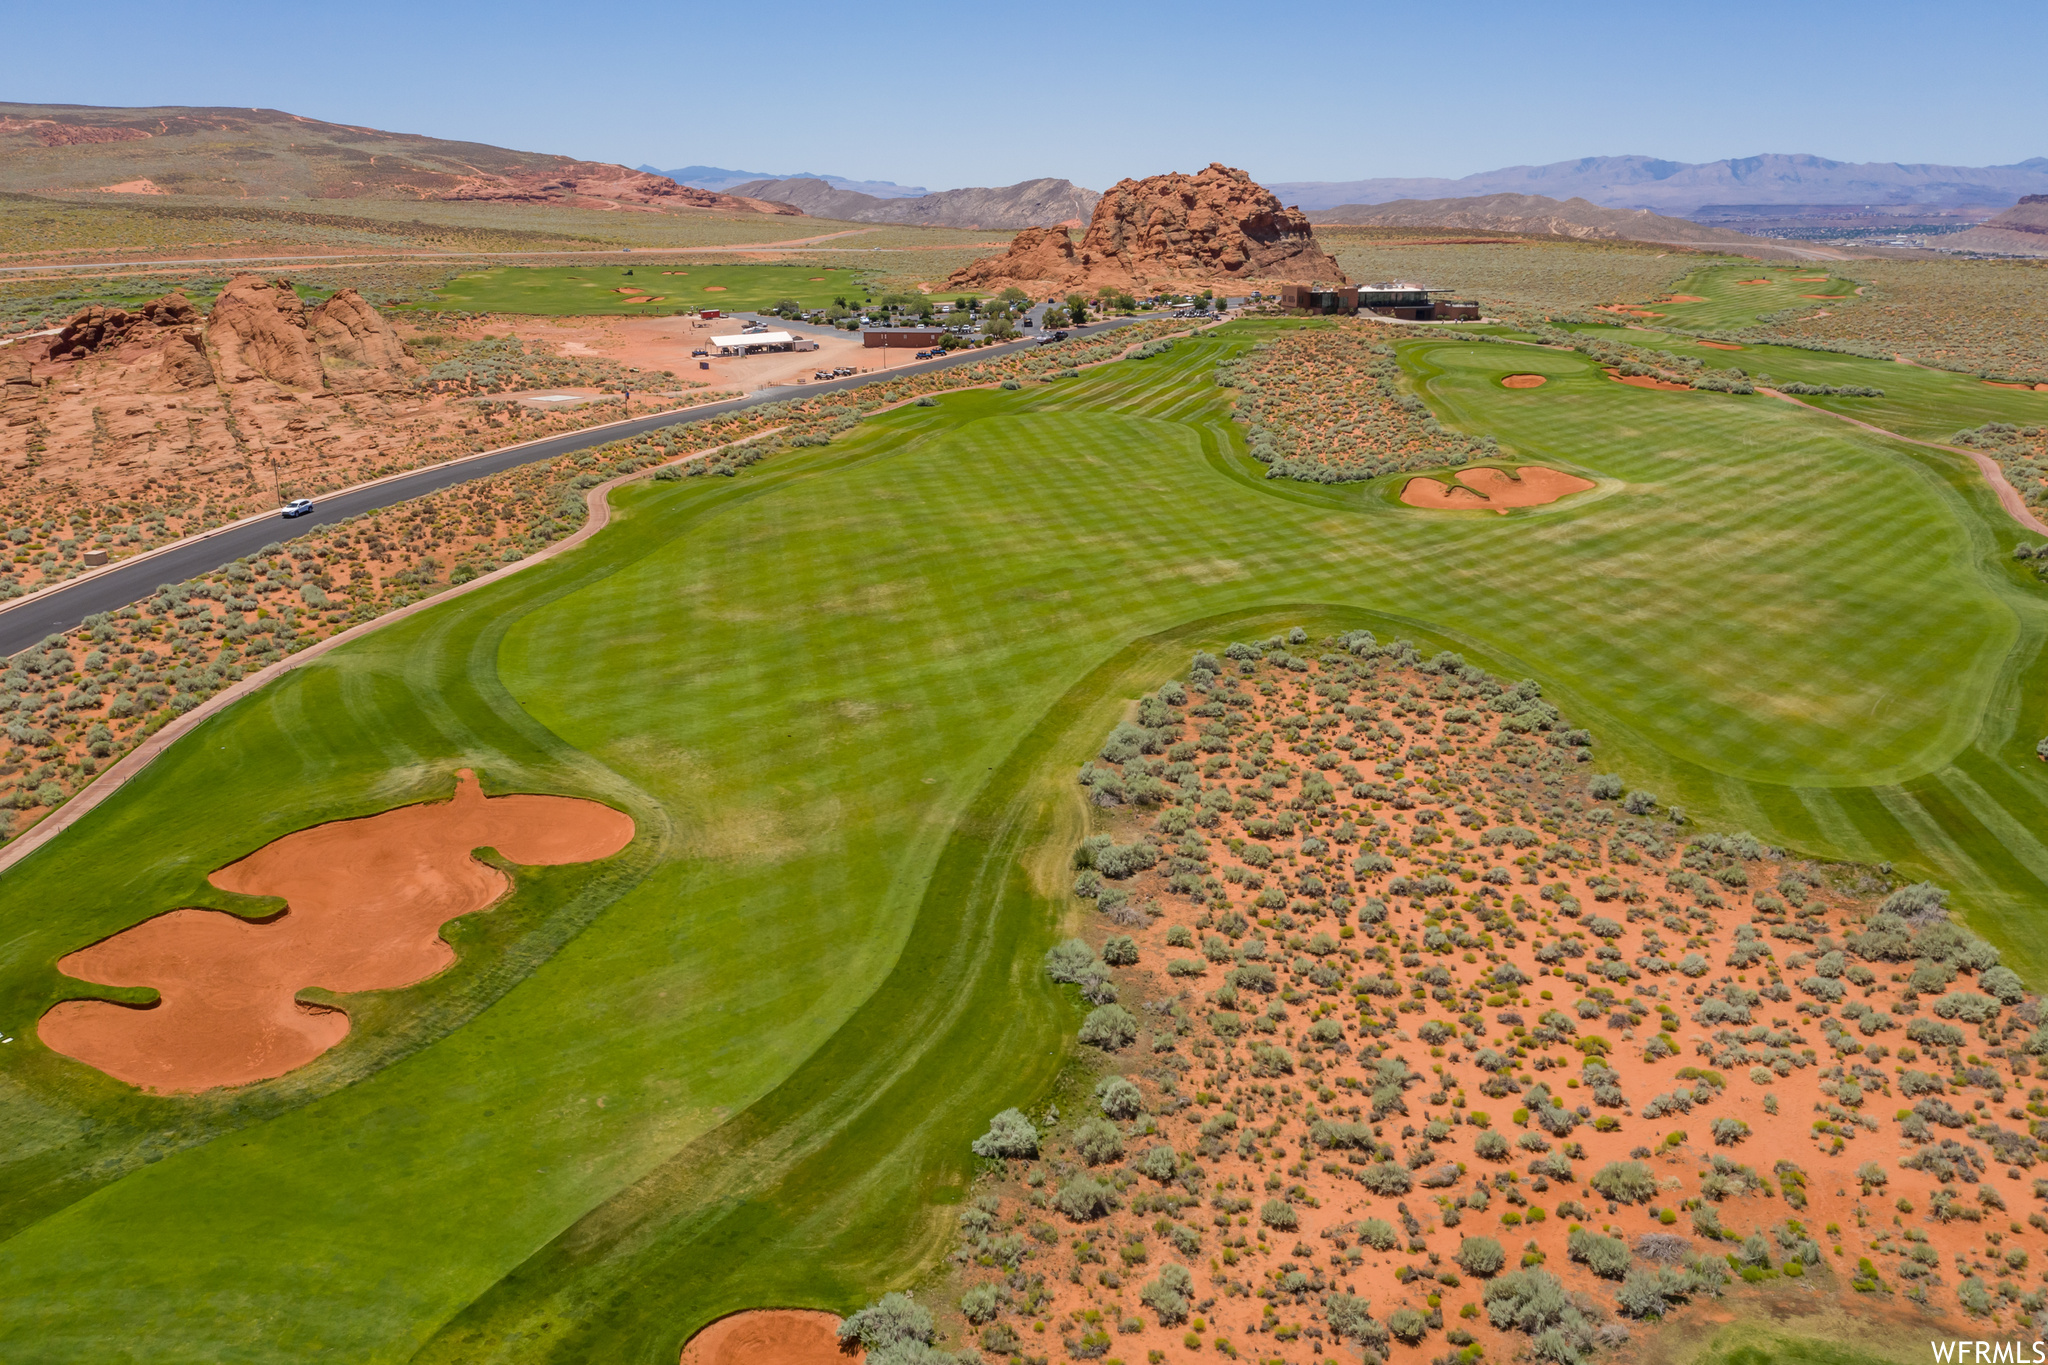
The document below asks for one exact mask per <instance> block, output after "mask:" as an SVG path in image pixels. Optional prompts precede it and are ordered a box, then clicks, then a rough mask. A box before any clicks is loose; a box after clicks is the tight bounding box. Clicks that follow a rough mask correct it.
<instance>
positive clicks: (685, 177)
mask: <svg viewBox="0 0 2048 1365" xmlns="http://www.w3.org/2000/svg"><path fill="white" fill-rule="evenodd" d="M636 169H639V170H643V171H646V172H647V173H648V174H649V175H665V176H667V177H668V178H669V179H671V180H673V181H675V182H676V183H677V184H678V185H694V186H695V187H696V188H698V189H700V190H715V191H717V192H719V193H724V192H726V191H727V190H730V189H731V188H732V187H733V186H734V185H743V184H745V183H746V182H747V181H749V180H822V181H824V182H825V183H826V184H827V185H830V186H831V187H832V188H833V189H835V190H851V191H853V192H854V193H855V194H867V195H872V196H874V197H875V198H877V199H908V198H911V197H912V196H915V195H920V194H928V193H930V191H928V190H926V189H925V187H924V186H922V185H899V184H897V183H896V182H895V181H893V180H848V179H847V178H846V177H845V176H840V175H820V174H818V173H817V172H816V171H794V172H792V173H790V174H788V175H771V174H769V173H768V172H767V171H734V170H728V169H726V168H725V167H723V166H678V167H676V168H675V169H674V170H672V171H664V170H661V169H659V168H658V167H654V166H640V167H637V168H636Z"/></svg>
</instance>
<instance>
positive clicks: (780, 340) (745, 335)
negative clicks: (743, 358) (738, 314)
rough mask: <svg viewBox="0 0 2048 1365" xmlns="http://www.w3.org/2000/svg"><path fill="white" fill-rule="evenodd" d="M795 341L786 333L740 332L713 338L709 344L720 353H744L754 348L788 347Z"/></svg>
mask: <svg viewBox="0 0 2048 1365" xmlns="http://www.w3.org/2000/svg"><path fill="white" fill-rule="evenodd" d="M795 340H796V338H795V337H793V336H791V335H790V334H789V333H787V332H740V333H737V334H735V335H733V336H723V337H713V338H711V344H712V345H713V346H715V347H717V348H718V349H719V350H721V351H745V350H748V349H750V348H752V347H755V346H788V345H790V344H791V343H793V342H794V341H795Z"/></svg>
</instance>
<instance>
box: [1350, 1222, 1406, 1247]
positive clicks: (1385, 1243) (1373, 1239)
mask: <svg viewBox="0 0 2048 1365" xmlns="http://www.w3.org/2000/svg"><path fill="white" fill-rule="evenodd" d="M1358 1240H1359V1241H1361V1242H1363V1243H1365V1244H1366V1245H1367V1246H1369V1247H1371V1248H1372V1249H1373V1250H1374V1251H1392V1250H1393V1249H1394V1248H1395V1247H1397V1246H1399V1245H1400V1244H1401V1239H1400V1237H1399V1236H1398V1235H1397V1234H1396V1233H1395V1232H1394V1225H1393V1224H1392V1223H1389V1222H1388V1221H1387V1220H1386V1219H1384V1218H1365V1219H1361V1220H1360V1221H1359V1224H1358Z"/></svg>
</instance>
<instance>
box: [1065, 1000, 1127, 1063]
mask: <svg viewBox="0 0 2048 1365" xmlns="http://www.w3.org/2000/svg"><path fill="white" fill-rule="evenodd" d="M1079 1036H1080V1039H1081V1041H1082V1042H1084V1043H1087V1044H1088V1045H1089V1046H1091V1047H1099V1048H1102V1049H1103V1050H1104V1051H1106V1052H1117V1051H1120V1050H1122V1049H1124V1048H1127V1047H1129V1046H1130V1045H1131V1044H1132V1043H1134V1042H1136V1041H1137V1040H1138V1021H1137V1019H1136V1018H1135V1017H1133V1016H1132V1014H1131V1012H1130V1011H1129V1010H1127V1009H1125V1008H1124V1007H1123V1006H1122V1005H1099V1006H1097V1007H1096V1008H1095V1009H1093V1010H1090V1011H1089V1012H1088V1017H1087V1018H1086V1019H1084V1020H1082V1021H1081V1032H1080V1035H1079Z"/></svg>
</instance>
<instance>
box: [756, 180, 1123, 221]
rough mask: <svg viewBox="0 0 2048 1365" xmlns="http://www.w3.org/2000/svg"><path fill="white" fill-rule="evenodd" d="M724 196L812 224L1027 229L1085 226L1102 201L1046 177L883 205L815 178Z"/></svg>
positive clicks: (869, 196)
mask: <svg viewBox="0 0 2048 1365" xmlns="http://www.w3.org/2000/svg"><path fill="white" fill-rule="evenodd" d="M727 193H729V194H736V195H742V196H745V197H747V198H750V199H762V200H769V201H772V202H777V203H783V204H789V205H792V206H794V207H796V208H800V209H802V210H803V211H804V212H805V213H807V214H809V215H810V216H811V217H813V218H834V219H838V220H840V221H842V222H848V223H903V224H907V225H910V226H914V227H959V228H1027V227H1041V226H1043V225H1045V224H1047V223H1069V224H1072V225H1073V226H1075V227H1079V226H1080V225H1081V224H1083V223H1085V222H1087V221H1088V218H1089V215H1091V214H1093V213H1094V212H1095V205H1096V204H1097V202H1099V201H1100V200H1101V198H1102V196H1101V195H1100V194H1097V193H1096V192H1095V191H1094V190H1084V189H1082V188H1081V187H1080V186H1079V185H1076V184H1075V183H1074V182H1073V181H1071V180H1058V179H1053V178H1050V177H1048V178H1044V179H1039V180H1024V181H1019V182H1018V183H1017V184H1015V185H1003V186H1000V187H998V188H995V189H981V188H975V189H959V190H940V191H939V192H937V193H936V194H919V195H911V196H909V197H907V198H905V197H896V198H886V199H885V198H882V197H881V196H879V195H873V194H862V193H861V192H860V191H858V190H848V189H840V188H837V187H835V186H833V185H831V184H830V183H828V182H826V181H825V180H822V179H819V178H817V177H815V176H800V177H795V178H791V179H787V180H750V181H747V182H746V183H745V184H741V185H734V186H733V187H732V188H731V189H730V190H728V191H727Z"/></svg>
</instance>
